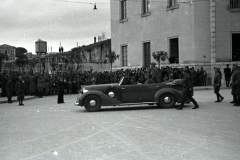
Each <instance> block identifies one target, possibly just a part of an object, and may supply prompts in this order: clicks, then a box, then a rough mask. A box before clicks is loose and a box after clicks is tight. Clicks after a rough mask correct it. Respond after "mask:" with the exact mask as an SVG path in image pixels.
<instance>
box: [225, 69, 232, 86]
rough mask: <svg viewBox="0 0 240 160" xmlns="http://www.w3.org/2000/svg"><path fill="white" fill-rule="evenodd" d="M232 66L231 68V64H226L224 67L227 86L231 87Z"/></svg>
mask: <svg viewBox="0 0 240 160" xmlns="http://www.w3.org/2000/svg"><path fill="white" fill-rule="evenodd" d="M231 72H232V71H231V68H229V64H227V65H226V68H224V76H225V81H226V86H227V87H229V83H230V78H231Z"/></svg>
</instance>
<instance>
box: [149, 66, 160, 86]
mask: <svg viewBox="0 0 240 160" xmlns="http://www.w3.org/2000/svg"><path fill="white" fill-rule="evenodd" d="M150 71H151V75H152V79H153V80H154V82H155V83H160V80H159V76H158V70H157V69H156V63H151V64H150Z"/></svg>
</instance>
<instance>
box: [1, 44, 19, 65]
mask: <svg viewBox="0 0 240 160" xmlns="http://www.w3.org/2000/svg"><path fill="white" fill-rule="evenodd" d="M0 53H3V54H5V60H6V61H12V60H15V56H16V47H14V46H10V45H7V44H3V45H0Z"/></svg>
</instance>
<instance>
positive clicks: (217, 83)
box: [213, 68, 224, 102]
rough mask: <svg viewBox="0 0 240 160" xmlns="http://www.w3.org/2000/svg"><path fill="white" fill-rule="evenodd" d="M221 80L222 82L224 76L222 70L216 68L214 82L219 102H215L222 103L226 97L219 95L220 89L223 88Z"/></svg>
mask: <svg viewBox="0 0 240 160" xmlns="http://www.w3.org/2000/svg"><path fill="white" fill-rule="evenodd" d="M221 80H222V76H221V73H220V69H219V68H215V75H214V80H213V86H214V93H215V94H216V96H217V101H215V102H222V100H223V99H224V97H223V96H222V95H221V94H220V93H219V91H220V88H221V83H222V82H221Z"/></svg>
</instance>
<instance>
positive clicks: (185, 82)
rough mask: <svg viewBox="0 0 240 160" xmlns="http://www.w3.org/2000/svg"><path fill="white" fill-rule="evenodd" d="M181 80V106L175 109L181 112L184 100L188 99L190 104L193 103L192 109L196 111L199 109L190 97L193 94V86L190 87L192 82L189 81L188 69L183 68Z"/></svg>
mask: <svg viewBox="0 0 240 160" xmlns="http://www.w3.org/2000/svg"><path fill="white" fill-rule="evenodd" d="M183 72H184V73H183V79H182V93H183V101H182V102H181V105H180V106H179V107H177V108H176V109H178V110H182V109H183V105H184V103H185V101H186V99H187V98H188V99H189V100H190V101H191V102H193V104H194V107H193V108H192V109H197V108H199V105H198V103H197V102H196V100H195V99H194V98H193V97H192V96H193V95H192V93H193V85H192V81H191V77H190V74H189V68H187V67H185V68H184V70H183Z"/></svg>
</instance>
